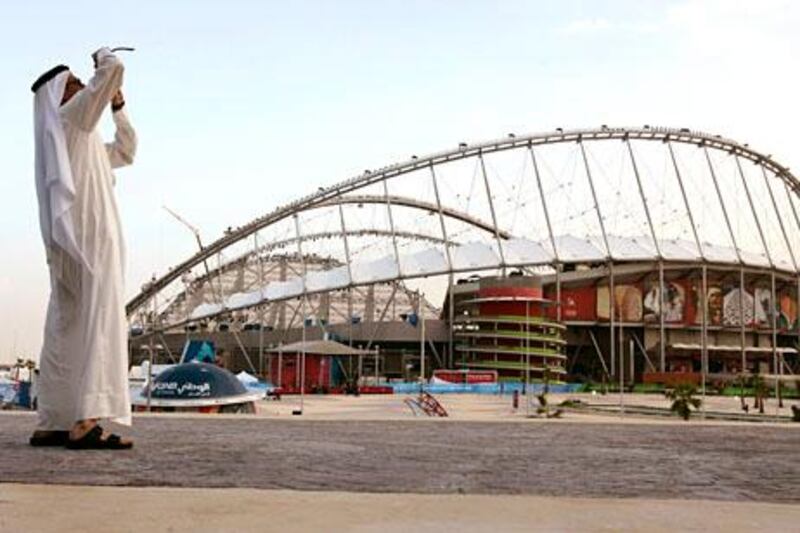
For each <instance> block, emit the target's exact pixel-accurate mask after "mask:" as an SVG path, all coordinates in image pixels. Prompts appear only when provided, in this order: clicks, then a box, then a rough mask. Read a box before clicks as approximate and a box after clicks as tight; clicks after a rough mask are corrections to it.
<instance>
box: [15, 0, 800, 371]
mask: <svg viewBox="0 0 800 533" xmlns="http://www.w3.org/2000/svg"><path fill="white" fill-rule="evenodd" d="M798 22H800V7H798V3H797V2H791V1H778V0H774V1H758V2H733V1H727V0H719V1H708V2H702V1H698V2H691V1H676V2H667V1H664V2H655V1H653V2H647V1H618V2H602V1H585V2H578V1H573V2H570V1H557V2H556V1H553V2H535V1H528V2H513V1H503V2H490V1H485V2H473V1H463V0H462V1H428V2H423V1H407V0H406V1H398V2H388V1H386V2H368V1H363V2H355V1H344V0H340V1H337V2H332V1H327V2H325V1H319V2H310V1H298V2H267V1H251V2H247V1H228V2H221V1H216V2H201V1H169V2H167V1H145V0H140V1H137V2H111V3H108V2H105V3H93V2H80V1H72V2H58V3H55V2H44V1H40V2H28V3H24V4H23V3H21V2H14V3H10V2H8V3H6V5H4V7H3V9H2V16H1V17H0V50H2V51H1V52H0V54H1V55H2V59H3V61H2V65H3V70H4V76H3V83H2V84H0V117H2V121H0V147H2V149H0V153H1V154H2V156H0V169H1V171H2V180H0V198H2V210H1V213H2V214H0V217H2V218H0V243H2V245H3V251H4V260H3V262H2V267H0V361H8V360H12V359H13V358H14V357H15V356H23V357H38V350H39V347H40V345H41V332H42V327H43V320H44V312H45V308H46V302H47V296H48V292H49V285H48V277H47V268H46V264H45V260H44V251H43V246H42V243H41V237H40V233H39V228H38V215H37V203H36V193H35V188H34V181H33V146H32V137H33V132H32V116H31V114H32V95H31V93H30V91H29V87H30V84H31V83H32V82H33V80H34V79H35V78H36V77H37V76H38V74H40V73H41V72H43V71H44V70H46V69H48V68H49V67H51V66H53V65H54V64H57V63H61V62H64V63H67V64H69V65H70V66H71V67H72V68H73V70H74V71H76V72H77V73H78V74H79V75H81V76H82V77H83V78H88V77H89V76H90V75H91V61H90V58H89V56H90V54H91V52H92V51H94V50H95V49H96V48H98V47H100V46H103V45H109V46H114V45H129V46H135V47H136V48H137V50H136V52H135V53H133V54H130V55H125V56H124V57H123V60H124V61H125V62H126V65H127V69H126V83H125V93H126V96H127V100H128V109H129V114H130V116H131V119H132V122H133V124H134V126H135V127H136V129H137V131H138V134H139V138H140V146H139V154H138V157H137V160H136V162H135V165H134V166H133V167H130V168H128V169H124V170H121V171H119V172H118V174H117V178H118V180H117V183H118V184H117V189H116V193H117V201H118V204H119V207H120V210H121V213H122V218H123V228H124V233H125V236H126V241H127V251H128V265H127V280H128V287H127V293H128V296H131V295H133V294H135V293H136V292H137V291H138V288H139V287H140V286H141V284H142V282H143V281H144V280H145V279H147V278H149V277H150V276H151V275H152V274H153V273H163V272H164V271H165V270H166V269H167V268H168V267H169V266H170V265H172V264H175V263H177V262H179V261H181V260H182V259H184V258H185V257H186V256H188V255H189V254H191V253H193V252H194V242H193V241H192V239H191V235H190V234H188V233H187V231H186V230H185V228H182V227H181V226H179V225H178V224H177V223H176V222H175V221H174V220H173V219H171V218H169V216H168V215H167V214H166V213H165V212H164V211H163V210H162V209H161V206H162V205H168V206H170V207H171V208H173V209H175V210H176V211H178V212H179V213H180V214H181V215H183V216H184V217H185V218H186V219H188V220H189V221H191V222H192V223H193V224H195V225H196V226H198V227H199V228H200V229H201V231H202V234H203V236H204V238H205V239H206V240H208V241H210V240H213V239H214V238H216V237H218V236H219V235H220V233H221V232H222V231H223V230H224V228H225V227H227V226H238V225H241V224H243V223H245V222H246V221H248V220H250V219H252V218H253V217H256V216H258V215H260V214H262V213H264V212H267V211H270V210H272V209H273V208H274V207H276V206H277V205H279V204H282V203H285V202H288V201H291V200H293V199H295V198H297V197H299V196H302V195H305V194H306V193H308V192H310V191H313V190H316V189H317V188H318V187H320V186H323V185H330V184H333V183H335V182H338V181H341V180H343V179H346V178H349V177H350V176H352V175H354V174H357V173H360V172H362V171H363V169H365V168H374V167H379V166H383V165H385V164H388V163H391V162H394V161H397V160H401V159H405V158H407V157H408V156H409V155H410V154H412V153H415V154H423V153H427V152H432V151H438V150H441V149H445V148H451V147H454V146H456V145H457V144H458V142H459V141H462V140H466V141H479V140H483V139H488V138H494V137H498V136H501V135H504V134H505V133H507V132H510V131H513V132H517V133H525V132H533V131H541V130H549V129H553V128H555V127H559V126H560V127H564V128H569V127H596V126H599V125H600V124H608V125H619V126H625V125H642V124H651V125H662V126H674V127H689V128H692V129H698V130H703V131H708V132H712V133H719V134H722V135H725V136H728V137H731V138H733V139H736V140H739V141H741V142H747V143H750V145H751V146H753V147H755V148H757V149H761V150H763V151H765V152H767V153H772V154H774V157H775V159H777V160H778V161H781V162H783V163H785V164H787V165H789V166H792V167H796V168H800V166H798V165H800V154H798V153H797V148H796V146H795V126H796V124H798V123H800V111H798V106H797V105H796V102H795V98H796V97H795V93H796V92H797V90H798V89H797V88H798V81H800V80H798V73H797V72H798V70H797V62H796V56H797V53H798V51H800V32H798V31H797V25H798ZM104 131H106V132H107V133H108V134H109V135H110V134H111V132H110V131H109V130H108V124H106V125H105V128H104Z"/></svg>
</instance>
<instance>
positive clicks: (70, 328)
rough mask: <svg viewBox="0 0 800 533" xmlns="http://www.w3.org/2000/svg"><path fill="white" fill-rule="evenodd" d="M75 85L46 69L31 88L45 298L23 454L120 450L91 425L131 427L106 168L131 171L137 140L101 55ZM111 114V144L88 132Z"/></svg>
mask: <svg viewBox="0 0 800 533" xmlns="http://www.w3.org/2000/svg"><path fill="white" fill-rule="evenodd" d="M93 58H94V60H95V66H96V68H95V73H94V76H93V77H92V79H91V80H89V83H88V84H86V85H85V86H84V85H83V83H82V82H81V81H80V80H79V79H78V78H77V77H75V76H74V75H72V73H71V72H69V70H68V69H67V67H64V66H60V67H56V68H55V69H52V70H51V71H49V72H48V73H46V74H44V75H42V77H40V78H39V80H37V82H36V83H34V85H33V87H32V90H33V92H34V94H35V96H34V122H35V124H34V127H35V141H36V144H35V149H36V189H37V194H38V198H39V216H40V224H41V230H42V237H43V240H44V244H45V250H46V253H47V261H48V265H49V269H50V282H51V293H50V302H49V306H48V309H47V319H46V324H45V329H44V342H43V346H42V352H41V356H40V368H41V371H40V376H39V383H38V390H39V395H38V400H37V404H38V415H39V423H38V426H37V430H36V431H35V432H34V434H33V436H32V437H31V444H32V445H39V446H42V445H60V444H64V445H66V446H67V447H69V448H79V449H80V448H111V449H121V448H123V449H124V448H129V447H130V446H132V442H130V441H129V440H124V439H121V438H119V437H118V436H116V435H108V434H106V433H104V432H103V430H102V428H100V426H99V425H98V421H99V420H110V421H112V422H114V423H118V424H122V425H128V426H129V425H130V424H131V404H130V397H129V390H128V372H127V369H128V358H127V332H128V325H127V320H126V317H125V309H124V293H123V265H124V263H125V257H124V246H123V239H122V232H121V228H120V220H119V214H118V212H117V206H116V202H115V200H114V191H113V186H114V181H115V178H114V175H113V173H112V170H111V169H112V168H116V167H121V166H124V165H128V164H130V163H132V161H133V157H134V154H135V152H136V134H135V133H134V130H133V128H132V127H131V125H130V123H129V122H128V118H127V116H126V114H125V110H124V99H123V97H122V93H121V91H120V88H121V87H122V78H123V71H124V67H123V65H122V63H121V62H120V60H119V59H118V58H117V57H116V56H115V55H114V54H112V53H111V52H110V51H109V50H108V49H107V48H103V49H100V50H98V51H97V52H95V54H93ZM109 103H110V104H111V108H112V116H113V120H114V123H115V125H116V135H115V138H114V141H113V142H111V143H108V144H104V143H103V141H102V139H101V137H100V134H99V132H98V131H97V125H98V122H99V121H100V118H101V116H102V114H103V112H104V111H105V109H106V108H108V107H109Z"/></svg>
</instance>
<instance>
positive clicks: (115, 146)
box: [106, 108, 137, 168]
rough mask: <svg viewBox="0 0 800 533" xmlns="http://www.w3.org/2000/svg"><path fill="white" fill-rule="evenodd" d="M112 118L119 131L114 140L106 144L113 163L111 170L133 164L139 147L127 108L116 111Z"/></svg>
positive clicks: (109, 158) (109, 157)
mask: <svg viewBox="0 0 800 533" xmlns="http://www.w3.org/2000/svg"><path fill="white" fill-rule="evenodd" d="M112 116H113V117H114V124H115V125H116V126H117V131H116V133H115V134H114V140H113V141H112V142H110V143H106V152H107V153H108V160H109V161H111V168H119V167H124V166H126V165H130V164H131V163H133V158H134V156H135V155H136V145H137V139H136V131H134V129H133V126H131V123H130V121H129V120H128V115H127V114H126V113H125V108H122V109H120V110H119V111H115V112H114V113H112Z"/></svg>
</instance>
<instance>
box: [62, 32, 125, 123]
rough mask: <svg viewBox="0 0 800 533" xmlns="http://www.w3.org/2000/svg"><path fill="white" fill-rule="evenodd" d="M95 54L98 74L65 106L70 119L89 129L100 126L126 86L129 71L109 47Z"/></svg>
mask: <svg viewBox="0 0 800 533" xmlns="http://www.w3.org/2000/svg"><path fill="white" fill-rule="evenodd" d="M92 57H94V59H95V62H96V65H97V67H96V68H95V71H94V76H92V79H90V80H89V83H88V84H86V87H84V88H83V89H81V90H80V91H78V93H77V94H76V95H75V96H74V97H73V98H72V99H71V100H70V101H69V102H68V103H67V104H66V105H65V106H64V113H65V114H66V116H67V119H68V120H69V121H70V122H72V123H73V124H75V125H76V126H78V127H79V128H81V129H83V130H86V131H91V130H93V129H94V128H95V127H96V126H97V123H98V122H99V121H100V116H101V115H102V114H103V110H104V109H105V108H106V106H107V105H108V103H109V102H110V101H111V97H112V96H113V95H114V94H115V93H116V92H117V91H118V90H119V89H120V87H122V75H123V72H124V71H125V67H124V66H123V65H122V62H121V61H120V60H119V59H118V58H117V56H115V55H114V54H112V53H111V51H110V50H109V49H108V48H101V49H100V50H98V51H97V52H95V53H94V54H92Z"/></svg>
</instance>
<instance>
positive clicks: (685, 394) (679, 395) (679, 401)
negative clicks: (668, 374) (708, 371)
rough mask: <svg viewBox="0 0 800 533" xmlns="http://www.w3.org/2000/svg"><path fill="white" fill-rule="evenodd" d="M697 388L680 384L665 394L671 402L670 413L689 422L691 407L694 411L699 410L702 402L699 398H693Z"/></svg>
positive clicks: (689, 384)
mask: <svg viewBox="0 0 800 533" xmlns="http://www.w3.org/2000/svg"><path fill="white" fill-rule="evenodd" d="M695 394H697V388H696V387H695V386H694V385H692V384H691V383H680V384H679V385H677V386H676V387H675V388H674V389H672V390H671V391H669V392H668V393H667V398H669V399H670V400H672V405H671V406H670V408H669V409H670V411H672V412H673V413H676V414H677V415H679V416H680V417H681V418H683V419H684V420H689V417H690V416H691V415H692V407H694V408H695V410H697V409H700V406H701V405H702V404H703V401H702V400H701V399H700V398H695V397H694V395H695Z"/></svg>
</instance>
